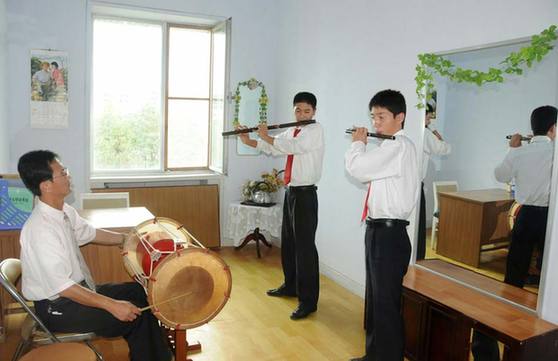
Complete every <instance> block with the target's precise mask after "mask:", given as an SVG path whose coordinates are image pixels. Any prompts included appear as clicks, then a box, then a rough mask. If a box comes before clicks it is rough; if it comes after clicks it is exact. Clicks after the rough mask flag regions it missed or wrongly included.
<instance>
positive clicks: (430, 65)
mask: <svg viewBox="0 0 558 361" xmlns="http://www.w3.org/2000/svg"><path fill="white" fill-rule="evenodd" d="M556 38H557V36H556V25H552V26H550V27H549V28H548V29H546V30H543V31H542V32H541V33H540V35H533V37H532V38H531V44H530V45H529V46H526V47H523V48H521V49H519V51H518V52H512V53H510V55H508V56H507V57H506V58H505V59H504V60H503V61H501V62H500V63H499V64H498V65H497V66H496V67H490V68H489V69H488V71H479V70H472V69H463V68H461V67H458V66H455V64H453V63H452V62H451V61H450V60H448V59H445V58H444V57H442V56H440V55H436V54H419V55H418V58H419V64H417V67H416V70H417V76H416V77H415V81H416V83H417V89H416V92H417V95H418V98H419V103H418V104H417V108H419V109H421V108H424V106H425V105H424V104H425V102H428V101H429V100H430V99H431V98H432V94H433V91H434V77H433V73H434V72H436V73H437V74H438V75H440V76H444V77H447V78H448V79H450V80H451V81H454V82H458V83H473V84H477V85H478V86H481V85H482V84H485V83H492V82H498V83H502V82H503V81H504V74H517V75H521V74H523V70H524V68H525V65H527V67H529V68H530V67H531V66H532V65H533V63H534V62H540V61H541V60H542V59H543V57H544V56H545V55H546V54H548V52H549V51H550V50H552V49H553V48H554V46H553V45H552V43H553V42H554V41H555V40H556ZM423 89H424V90H425V91H423Z"/></svg>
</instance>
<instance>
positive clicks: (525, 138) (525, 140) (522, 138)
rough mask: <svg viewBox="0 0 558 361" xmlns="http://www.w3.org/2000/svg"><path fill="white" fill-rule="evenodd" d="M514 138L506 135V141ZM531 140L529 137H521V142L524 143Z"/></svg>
mask: <svg viewBox="0 0 558 361" xmlns="http://www.w3.org/2000/svg"><path fill="white" fill-rule="evenodd" d="M512 137H513V135H506V139H512ZM531 138H532V137H531V136H528V137H524V136H521V141H522V142H528V141H530V140H531Z"/></svg>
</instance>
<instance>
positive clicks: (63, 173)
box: [52, 168, 70, 180]
mask: <svg viewBox="0 0 558 361" xmlns="http://www.w3.org/2000/svg"><path fill="white" fill-rule="evenodd" d="M69 175H70V171H69V170H68V168H62V170H61V171H60V174H58V175H53V176H52V180H54V179H56V178H60V177H67V176H69Z"/></svg>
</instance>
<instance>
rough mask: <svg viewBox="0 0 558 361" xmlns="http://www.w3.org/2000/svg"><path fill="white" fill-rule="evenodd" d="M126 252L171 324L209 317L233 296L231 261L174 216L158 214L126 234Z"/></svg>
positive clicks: (190, 324)
mask: <svg viewBox="0 0 558 361" xmlns="http://www.w3.org/2000/svg"><path fill="white" fill-rule="evenodd" d="M194 242H196V243H197V244H198V245H200V246H197V245H196V244H195V243H194ZM122 256H123V261H124V266H125V268H126V271H127V272H128V273H129V274H130V276H132V278H134V279H135V280H136V281H137V282H139V283H140V284H141V285H143V287H144V288H145V290H146V292H147V299H148V302H149V305H150V306H151V308H152V312H153V314H154V315H155V316H156V317H157V318H158V319H159V320H160V321H161V322H162V323H164V324H165V325H166V326H167V327H169V328H173V329H189V328H194V327H197V326H199V325H202V324H204V323H207V322H209V320H211V319H212V318H213V317H215V316H216V315H217V314H218V313H219V311H220V310H221V309H222V308H223V307H224V305H225V304H226V303H227V301H228V299H229V297H230V293H231V287H232V278H231V272H230V269H229V267H228V266H227V264H226V263H225V262H224V261H223V260H222V259H221V258H220V257H219V256H218V255H217V254H215V253H214V252H211V251H210V250H208V249H206V248H204V247H203V246H201V244H199V242H197V240H195V239H194V238H193V237H192V235H191V234H190V233H189V232H188V231H187V230H186V229H185V228H184V227H183V226H182V225H181V224H179V223H178V222H176V221H174V220H172V219H170V218H164V217H157V218H154V219H152V220H148V221H145V222H143V223H141V224H139V225H138V226H137V227H135V228H134V229H133V230H132V231H130V233H129V234H128V236H127V237H126V240H125V242H124V245H123V250H122Z"/></svg>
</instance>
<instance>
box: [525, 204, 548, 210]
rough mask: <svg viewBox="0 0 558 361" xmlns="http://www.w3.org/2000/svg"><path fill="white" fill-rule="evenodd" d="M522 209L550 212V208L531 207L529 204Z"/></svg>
mask: <svg viewBox="0 0 558 361" xmlns="http://www.w3.org/2000/svg"><path fill="white" fill-rule="evenodd" d="M521 207H522V208H525V209H533V210H541V211H547V210H548V206H529V205H527V204H524V205H522V206H521Z"/></svg>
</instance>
